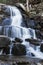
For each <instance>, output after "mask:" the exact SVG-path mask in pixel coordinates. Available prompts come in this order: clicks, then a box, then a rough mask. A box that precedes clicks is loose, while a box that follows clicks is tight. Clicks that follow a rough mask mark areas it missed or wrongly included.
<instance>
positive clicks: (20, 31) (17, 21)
mask: <svg viewBox="0 0 43 65" xmlns="http://www.w3.org/2000/svg"><path fill="white" fill-rule="evenodd" d="M8 8H9V9H10V14H11V16H10V19H11V24H10V25H4V27H3V30H4V32H3V34H4V35H6V36H8V37H10V38H11V39H13V38H21V39H23V42H22V44H23V45H25V46H26V48H27V55H29V53H30V55H31V53H33V54H34V55H35V57H38V58H42V56H43V53H41V52H39V51H37V50H34V48H33V47H31V46H30V43H29V42H26V41H25V39H27V38H30V39H31V38H32V39H37V38H36V34H35V30H34V29H31V28H25V27H21V23H22V22H23V19H22V15H21V12H20V11H19V9H18V8H17V7H12V6H8ZM4 23H6V22H4ZM11 41H12V40H11ZM12 47H13V44H11V45H10V55H11V51H12ZM40 54H41V56H40Z"/></svg>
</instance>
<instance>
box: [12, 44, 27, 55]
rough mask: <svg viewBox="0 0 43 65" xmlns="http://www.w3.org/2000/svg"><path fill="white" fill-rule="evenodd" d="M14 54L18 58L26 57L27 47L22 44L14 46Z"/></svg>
mask: <svg viewBox="0 0 43 65" xmlns="http://www.w3.org/2000/svg"><path fill="white" fill-rule="evenodd" d="M12 54H13V55H16V56H21V55H26V47H25V46H24V45H22V44H14V45H13V47H12Z"/></svg>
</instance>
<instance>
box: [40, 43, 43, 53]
mask: <svg viewBox="0 0 43 65" xmlns="http://www.w3.org/2000/svg"><path fill="white" fill-rule="evenodd" d="M40 51H41V52H43V44H41V46H40Z"/></svg>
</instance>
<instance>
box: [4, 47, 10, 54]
mask: <svg viewBox="0 0 43 65" xmlns="http://www.w3.org/2000/svg"><path fill="white" fill-rule="evenodd" d="M3 54H10V47H9V46H6V47H4V48H3Z"/></svg>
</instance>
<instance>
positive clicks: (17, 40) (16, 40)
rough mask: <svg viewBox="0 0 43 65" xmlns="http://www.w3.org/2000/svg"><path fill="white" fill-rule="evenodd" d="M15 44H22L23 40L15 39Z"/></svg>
mask: <svg viewBox="0 0 43 65" xmlns="http://www.w3.org/2000/svg"><path fill="white" fill-rule="evenodd" d="M15 42H19V43H22V42H23V40H22V39H20V38H15Z"/></svg>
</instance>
